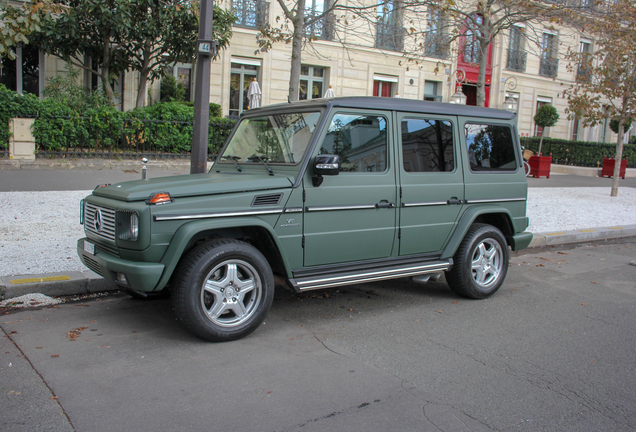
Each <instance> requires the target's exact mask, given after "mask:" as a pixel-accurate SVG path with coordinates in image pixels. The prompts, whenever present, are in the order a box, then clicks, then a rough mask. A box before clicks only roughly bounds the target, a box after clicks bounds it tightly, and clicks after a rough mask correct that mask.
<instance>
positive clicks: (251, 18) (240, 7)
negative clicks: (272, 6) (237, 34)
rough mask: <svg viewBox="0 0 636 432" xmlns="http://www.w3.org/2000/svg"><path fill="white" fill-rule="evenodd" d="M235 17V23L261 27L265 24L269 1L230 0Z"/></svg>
mask: <svg viewBox="0 0 636 432" xmlns="http://www.w3.org/2000/svg"><path fill="white" fill-rule="evenodd" d="M232 8H233V9H234V16H235V17H236V22H235V25H238V26H243V27H253V28H258V27H263V26H264V25H265V24H267V21H268V15H269V3H268V2H266V1H260V0H232Z"/></svg>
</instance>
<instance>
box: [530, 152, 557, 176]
mask: <svg viewBox="0 0 636 432" xmlns="http://www.w3.org/2000/svg"><path fill="white" fill-rule="evenodd" d="M528 163H529V164H530V175H531V176H534V177H536V178H539V177H541V176H543V177H546V178H550V165H552V154H550V156H532V157H531V158H530V160H529V161H528Z"/></svg>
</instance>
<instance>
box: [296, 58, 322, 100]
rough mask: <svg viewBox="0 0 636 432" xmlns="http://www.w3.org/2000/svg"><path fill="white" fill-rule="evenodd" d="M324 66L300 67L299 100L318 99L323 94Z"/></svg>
mask: <svg viewBox="0 0 636 432" xmlns="http://www.w3.org/2000/svg"><path fill="white" fill-rule="evenodd" d="M325 75H326V73H325V68H321V67H314V66H301V67H300V92H299V95H298V98H299V99H300V100H307V99H319V98H321V97H323V95H324V94H325V92H324V89H325Z"/></svg>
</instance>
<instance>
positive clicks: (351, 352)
mask: <svg viewBox="0 0 636 432" xmlns="http://www.w3.org/2000/svg"><path fill="white" fill-rule="evenodd" d="M634 260H636V242H633V241H632V242H629V243H624V244H616V245H607V244H606V245H602V246H595V245H591V246H589V247H578V248H576V249H571V250H560V251H557V250H550V251H544V252H541V253H534V254H528V255H520V256H517V257H514V258H512V262H511V266H510V268H509V273H508V277H507V279H506V283H505V284H504V286H503V287H502V288H501V290H500V291H499V292H498V293H497V294H495V296H493V297H492V298H490V299H487V300H481V301H474V300H466V299H462V298H459V297H457V296H455V295H454V294H452V293H451V292H450V291H449V290H448V288H447V286H446V284H445V282H444V281H443V279H440V281H439V282H431V283H429V284H426V285H419V284H416V283H413V282H411V281H410V280H409V279H400V280H394V281H388V282H378V283H373V284H363V285H355V286H351V287H344V288H340V289H332V290H324V291H314V292H309V293H305V294H293V293H289V292H286V291H277V293H276V298H275V301H274V306H273V309H272V312H271V314H270V315H269V317H268V319H267V320H266V322H265V324H264V325H263V326H262V327H261V328H260V329H259V330H257V331H256V332H255V333H253V334H252V335H251V336H249V337H247V338H245V339H243V340H240V341H236V342H231V343H223V344H212V343H206V342H203V341H200V340H198V339H196V338H194V337H192V336H191V335H190V334H189V333H187V332H186V331H185V330H184V329H183V328H181V327H180V326H179V325H178V324H177V323H176V322H175V321H174V317H173V315H172V311H171V307H170V301H169V300H157V301H134V300H132V299H129V298H127V297H125V296H122V295H115V296H111V297H106V298H102V299H98V300H92V301H86V302H82V303H75V304H66V305H61V306H60V307H57V308H46V309H41V310H26V311H19V312H18V311H11V312H9V314H4V315H2V316H1V318H0V327H1V328H2V330H3V331H4V332H5V333H6V335H7V336H8V338H7V339H5V340H3V342H2V346H1V347H0V348H1V351H0V362H1V363H0V376H1V377H2V379H0V394H1V397H2V398H3V399H4V401H3V404H2V407H1V408H0V423H1V424H0V429H2V430H3V431H22V430H71V424H72V426H73V427H74V428H75V430H77V431H116V430H135V431H158V430H193V431H199V430H201V431H204V430H205V431H221V430H236V431H252V430H258V431H300V430H302V431H343V430H347V431H387V430H400V431H411V430H413V431H447V432H456V431H460V432H461V431H489V430H497V431H504V430H505V431H601V432H602V431H612V432H616V431H634V430H636V408H635V407H636V391H634V389H635V388H636V375H635V374H634V370H635V369H636V266H634V265H630V262H632V261H634ZM3 313H4V312H3ZM9 364H12V366H9ZM11 368H16V369H11ZM51 398H57V399H51ZM5 407H7V408H5ZM64 428H66V429H64Z"/></svg>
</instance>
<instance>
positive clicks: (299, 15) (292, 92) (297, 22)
mask: <svg viewBox="0 0 636 432" xmlns="http://www.w3.org/2000/svg"><path fill="white" fill-rule="evenodd" d="M296 7H297V9H296V16H295V17H294V20H293V21H292V25H293V27H294V37H293V39H292V54H291V70H290V75H291V76H290V77H289V100H290V101H291V102H295V101H297V100H298V90H299V88H300V65H301V62H302V49H303V36H304V31H305V0H298V4H297V6H296Z"/></svg>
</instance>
